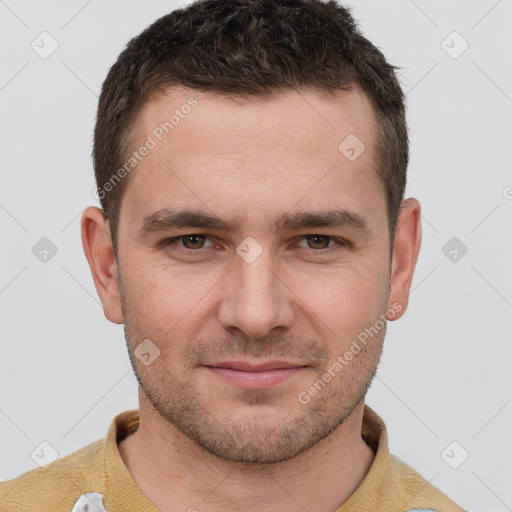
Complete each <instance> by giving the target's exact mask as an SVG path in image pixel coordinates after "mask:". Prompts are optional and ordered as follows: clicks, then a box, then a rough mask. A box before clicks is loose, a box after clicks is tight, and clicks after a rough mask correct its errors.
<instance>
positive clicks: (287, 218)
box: [138, 208, 369, 237]
mask: <svg viewBox="0 0 512 512" xmlns="http://www.w3.org/2000/svg"><path fill="white" fill-rule="evenodd" d="M267 224H268V226H269V228H270V230H271V232H272V233H278V232H280V231H284V230H288V231H298V230H301V229H310V228H334V229H340V228H349V229H353V230H357V231H361V232H362V233H364V234H368V232H369V228H368V222H367V219H366V218H365V217H363V216H361V215H359V214H358V213H356V212H352V211H350V210H346V209H336V210H329V211H323V212H296V213H285V214H283V215H280V216H277V217H274V218H273V219H271V220H269V219H268V218H267ZM241 226H242V222H241V220H239V219H235V220H225V219H222V218H221V217H219V216H217V215H216V214H213V213H208V212H204V211H199V210H193V209H189V208H184V209H168V208H166V209H163V210H158V211H157V212H154V213H152V214H151V215H148V216H146V217H145V218H144V219H143V220H142V222H141V225H140V228H139V231H138V233H139V235H140V236H141V237H145V236H148V235H150V234H153V233H158V232H162V231H167V230H172V229H180V228H200V229H205V230H217V231H226V232H229V233H237V232H240V231H241V229H240V228H241Z"/></svg>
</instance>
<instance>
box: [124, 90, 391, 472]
mask: <svg viewBox="0 0 512 512" xmlns="http://www.w3.org/2000/svg"><path fill="white" fill-rule="evenodd" d="M191 97H193V98H194V99H195V100H196V101H197V105H196V106H194V107H193V108H190V109H189V108H183V105H185V104H187V102H188V100H189V99H190V98H191ZM176 109H178V111H179V112H180V113H181V115H180V116H179V122H176V118H175V119H174V123H173V128H172V130H169V133H168V134H166V133H165V131H164V132H163V135H162V134H160V136H161V139H162V140H161V141H159V139H158V137H157V136H155V133H160V132H159V131H158V130H157V132H155V129H156V128H157V127H158V126H159V125H160V123H163V122H165V121H167V120H169V118H170V117H171V115H173V113H175V111H176ZM184 112H189V113H188V114H184ZM375 122H376V118H375V116H374V114H373V112H372V110H371V107H370V104H369V102H368V101H367V99H366V97H365V96H364V95H363V94H362V93H361V92H359V90H358V89H354V90H353V91H352V92H339V93H337V94H336V96H335V97H333V96H328V95H324V94H322V93H320V92H319V91H309V92H301V94H300V95H299V94H298V93H297V92H295V91H293V92H282V93H280V94H279V95H278V96H275V97H273V98H272V99H268V98H267V99H263V100H262V99H254V100H252V101H250V102H249V101H244V100H241V99H239V100H237V101H234V100H232V99H228V98H226V97H224V96H221V95H215V94H201V93H198V92H197V91H191V90H186V89H180V90H178V89H170V90H169V91H168V94H167V95H166V96H164V95H160V96H158V97H157V98H156V99H154V100H153V101H151V102H149V103H148V104H147V105H146V106H145V107H144V109H143V111H142V112H141V115H140V117H139V119H138V128H137V133H138V141H137V143H136V144H135V146H136V148H139V147H140V146H141V145H143V144H145V143H146V142H147V137H148V136H151V138H152V139H153V140H154V141H155V142H156V147H154V148H152V149H151V150H150V151H149V153H148V155H147V156H145V157H144V158H143V159H142V161H141V162H140V163H139V164H138V166H137V167H136V169H135V170H134V171H132V172H133V175H132V176H131V179H132V181H131V182H130V184H129V186H128V187H127V189H126V191H125V195H124V197H123V201H122V206H121V212H120V224H119V262H118V263H119V268H118V272H119V278H120V282H119V285H120V290H121V295H122V312H123V318H124V323H125V332H126V337H127V343H128V346H129V351H130V358H131V361H132V364H133V366H134V368H135V371H136V374H137V378H138V380H139V383H140V384H141V386H142V388H143V390H144V392H145V396H146V399H147V400H149V402H150V403H151V404H152V405H153V406H154V408H155V409H156V411H158V413H159V414H160V416H161V417H162V418H164V419H165V420H167V421H168V422H169V423H170V424H171V425H173V426H174V427H176V428H177V429H178V430H179V431H181V432H182V433H184V434H186V435H187V436H188V437H189V438H191V439H192V440H194V441H195V442H197V443H198V444H199V445H201V446H203V447H204V448H206V449H207V450H208V451H210V452H211V453H214V454H216V455H218V456H219V457H222V458H224V459H227V460H233V461H239V462H277V461H281V460H286V459H289V458H290V457H293V456H294V455H297V454H298V453H301V452H303V451H304V450H306V449H308V448H309V447H311V446H313V445H314V444H315V443H316V442H318V441H319V440H320V439H323V438H324V437H326V436H327V435H329V434H330V433H331V432H332V431H333V429H335V428H336V427H337V426H338V425H340V424H341V423H342V422H343V420H344V419H345V418H346V417H347V416H348V415H349V414H350V413H351V412H352V411H353V409H354V407H355V406H356V405H357V404H359V403H360V402H361V400H362V399H363V398H364V395H365V394H366V391H367V389H368V386H369V384H370V382H371V380H372V378H373V376H374V374H375V371H376V368H377V364H378V361H379V357H380V354H381V349H382V341H383V338H384V332H385V322H383V321H382V318H383V317H384V315H386V310H387V308H388V302H387V301H388V287H389V270H390V254H389V243H390V241H389V231H388V225H387V214H386V201H385V192H384V186H383V184H382V183H381V181H380V179H379V178H378V176H377V174H376V171H375V166H376V163H377V155H376V151H375V142H374V133H375V129H376V127H375ZM350 134H355V135H356V136H357V137H358V138H359V139H360V140H361V141H362V142H363V143H364V144H365V146H366V148H365V150H364V151H363V152H362V153H361V154H360V155H359V156H358V157H357V158H356V159H355V160H353V158H350V159H349V158H347V156H346V155H349V156H351V157H352V156H353V155H352V153H355V154H356V155H357V152H359V151H360V149H358V148H356V149H355V151H354V152H352V151H350V147H349V148H348V152H347V148H346V147H345V146H343V145H342V150H343V152H341V151H340V150H339V149H338V146H339V145H340V143H342V141H344V139H345V138H346V137H347V136H349V135H350ZM351 140H352V139H348V141H349V142H350V141H351ZM150 145H152V144H150ZM352 145H353V144H352ZM136 148H134V149H136ZM182 209H188V210H191V211H194V212H198V213H204V214H207V215H210V216H216V217H219V218H220V219H223V220H224V221H226V223H232V222H235V221H236V222H237V223H238V226H237V229H236V230H235V231H229V230H226V229H224V228H223V227H222V226H213V227H208V228H204V227H203V228H200V227H197V225H195V224H193V223H192V221H190V224H188V223H187V225H185V226H182V227H172V226H170V225H169V226H167V227H165V225H164V224H163V223H161V222H158V220H159V219H160V220H161V218H162V217H163V216H165V215H164V213H163V211H164V210H172V211H177V210H182ZM340 210H344V211H345V212H346V214H345V215H342V216H341V220H343V221H345V222H342V223H340V224H339V225H338V226H322V225H321V224H319V223H312V224H306V225H295V226H294V225H293V223H287V224H284V225H281V226H279V225H278V224H277V223H276V220H277V219H280V218H282V217H284V218H285V219H286V218H291V217H293V216H296V215H297V214H299V213H316V214H319V215H325V214H328V212H331V211H340ZM156 212H160V215H159V216H158V215H155V214H156ZM150 216H153V217H152V220H153V222H149V221H148V220H147V219H148V217H150ZM145 219H146V221H145ZM357 220H359V221H363V222H357ZM350 221H353V222H350ZM144 226H145V227H146V228H147V229H145V230H144V229H142V228H143V227H144ZM273 228H274V229H273ZM187 235H188V236H187ZM175 237H183V238H177V239H176V240H174V241H170V242H167V243H166V240H169V239H171V238H175ZM379 320H380V321H379ZM383 324H384V327H382V325H383ZM369 328H373V330H371V333H372V336H368V332H370V331H368V330H366V331H365V329H369ZM362 332H366V333H367V336H366V338H367V339H366V343H361V341H357V340H358V336H360V334H361V333H362ZM147 339H149V340H151V343H152V344H154V345H155V346H156V347H158V349H159V351H160V353H159V355H158V357H156V359H154V360H153V361H152V362H151V363H150V364H148V365H146V364H144V363H143V361H144V359H143V360H142V361H141V360H140V359H139V358H138V357H136V356H135V355H134V350H135V349H136V348H137V347H138V345H139V344H140V343H141V342H143V341H144V340H147ZM361 339H362V338H361V336H360V337H359V340H361ZM354 340H356V341H357V345H358V346H359V347H360V350H359V351H358V352H357V353H355V352H354V349H352V351H353V353H354V355H353V358H352V359H351V360H347V358H346V357H344V354H345V353H346V352H347V351H350V350H351V347H353V346H354V345H353V341H354ZM145 343H146V345H143V347H146V348H148V347H149V350H145V352H149V354H150V355H149V357H148V355H146V356H144V357H145V358H146V360H149V359H152V358H153V357H154V355H155V354H157V353H158V351H156V349H154V347H153V345H151V344H148V342H145ZM351 344H352V345H351ZM339 356H341V358H342V359H343V361H344V362H343V363H341V362H340V359H339ZM336 361H338V365H336V364H335V363H336ZM266 363H269V364H267V366H262V365H264V364H266ZM339 365H341V368H342V369H339V368H340V366H339ZM285 367H287V368H285ZM257 370H259V371H257ZM261 370H265V371H261ZM326 372H327V373H330V375H331V378H330V379H325V378H324V380H323V381H322V382H323V385H322V384H318V381H319V380H322V376H323V375H324V374H326ZM326 380H328V382H325V381H326ZM315 383H317V384H316V388H315V389H316V393H315V391H314V389H313V390H312V387H314V386H315Z"/></svg>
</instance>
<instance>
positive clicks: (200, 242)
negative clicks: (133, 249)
mask: <svg viewBox="0 0 512 512" xmlns="http://www.w3.org/2000/svg"><path fill="white" fill-rule="evenodd" d="M206 240H208V237H207V236H206V235H194V234H193V235H182V236H176V237H174V238H168V239H167V240H164V242H163V244H164V245H165V246H168V245H173V244H175V243H176V242H178V241H181V242H182V245H181V246H180V247H179V249H183V248H184V249H185V250H188V251H191V252H193V251H195V250H197V249H202V248H203V247H204V243H205V242H206ZM302 240H305V241H306V243H307V244H308V246H309V248H310V249H316V250H319V251H320V250H323V249H330V248H331V247H334V246H335V245H336V244H338V245H341V246H343V245H346V242H345V241H344V240H343V239H341V238H336V237H332V236H327V235H304V236H303V237H302ZM329 242H334V243H333V244H331V245H329ZM210 243H211V242H210ZM326 244H327V245H326ZM212 245H213V244H212ZM212 245H211V246H212ZM211 246H210V247H211ZM319 246H320V247H319ZM302 247H304V246H302ZM179 249H178V250H179Z"/></svg>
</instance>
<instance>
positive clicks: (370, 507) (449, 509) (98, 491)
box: [0, 405, 466, 512]
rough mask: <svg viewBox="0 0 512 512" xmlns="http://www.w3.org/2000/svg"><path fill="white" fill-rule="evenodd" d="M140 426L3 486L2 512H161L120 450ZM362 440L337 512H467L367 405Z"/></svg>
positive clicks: (127, 421)
mask: <svg viewBox="0 0 512 512" xmlns="http://www.w3.org/2000/svg"><path fill="white" fill-rule="evenodd" d="M138 423H139V411H138V410H130V411H124V412H122V413H120V414H118V415H117V416H116V417H115V418H114V419H113V420H112V421H111V423H110V428H109V430H108V433H107V437H106V438H105V439H101V440H99V441H96V442H94V443H91V444H90V445H88V446H86V447H84V448H82V449H80V450H78V451H76V452H74V453H71V454H70V455H67V456H65V457H62V458H61V459H58V460H56V461H54V462H53V463H51V464H48V465H46V466H42V467H40V468H37V469H33V470H30V471H27V472H26V473H23V474H22V475H20V476H18V477H16V478H14V479H12V480H8V481H6V482H0V512H50V511H52V512H87V511H88V512H103V511H104V510H106V512H132V511H133V512H158V509H157V508H156V507H155V506H154V505H153V504H152V503H151V502H150V501H149V499H148V498H147V497H146V496H145V495H144V494H143V493H142V491H141V490H140V488H139V487H138V486H137V484H136V482H135V480H134V479H133V477H132V476H131V473H130V472H129V471H128V468H127V467H126V466H125V464H124V462H123V459H122V458H121V456H120V454H119V450H118V447H117V442H119V441H120V440H121V439H123V438H124V437H126V436H127V435H129V434H130V433H132V432H133V431H135V430H136V429H137V426H138ZM361 435H362V436H363V438H364V439H365V441H366V442H367V443H368V444H369V446H370V447H371V448H372V449H373V451H374V452H375V454H376V455H375V459H374V461H373V464H372V466H371V467H370V470H369V471H368V473H367V475H366V476H365V478H364V480H363V481H362V482H361V484H360V485H359V487H358V488H357V489H356V491H355V492H354V493H353V494H352V496H350V498H349V499H348V500H347V501H346V502H345V503H344V504H343V505H342V506H341V507H340V508H338V509H337V510H336V511H335V512H349V511H350V512H363V511H364V512H377V511H378V512H405V511H411V512H412V511H419V510H424V509H428V510H435V511H438V512H466V511H465V510H464V509H463V508H461V507H459V506H458V505H457V504H456V503H454V502H453V501H452V500H450V498H448V497H447V496H446V495H445V494H443V493H442V492H441V491H440V490H439V489H438V488H437V487H435V486H433V485H432V484H429V483H428V482H427V481H426V480H425V479H424V478H423V477H422V476H421V475H420V474H418V473H417V472H416V471H415V470H414V469H412V468H410V467H409V466H407V465H406V464H405V463H404V462H402V461H401V460H400V459H398V458H397V457H395V456H394V455H391V454H390V453H389V450H388V439H387V432H386V426H385V424H384V422H383V420H382V419H381V418H380V417H379V416H378V415H377V414H376V413H375V412H374V411H373V410H372V409H370V407H368V406H367V405H365V408H364V417H363V424H362V429H361ZM87 493H91V494H87ZM84 494H85V496H83V495H84Z"/></svg>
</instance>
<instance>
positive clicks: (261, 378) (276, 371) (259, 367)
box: [204, 361, 307, 389]
mask: <svg viewBox="0 0 512 512" xmlns="http://www.w3.org/2000/svg"><path fill="white" fill-rule="evenodd" d="M204 367H205V368H206V369H207V370H209V371H210V372H212V373H213V374H215V375H216V376H218V377H220V378H221V379H223V380H224V381H227V382H230V383H231V384H234V385H236V386H238V387H241V388H244V389H266V388H270V387H274V386H277V385H278V384H281V383H282V382H285V381H286V380H288V379H290V378H292V377H293V376H295V375H297V374H298V373H300V372H301V371H303V370H305V369H306V368H307V366H305V365H299V364H297V363H291V362H289V361H267V362H265V363H259V364H255V363H251V362H248V361H221V362H217V363H215V364H211V365H204Z"/></svg>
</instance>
